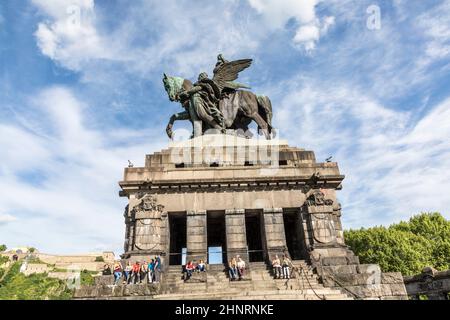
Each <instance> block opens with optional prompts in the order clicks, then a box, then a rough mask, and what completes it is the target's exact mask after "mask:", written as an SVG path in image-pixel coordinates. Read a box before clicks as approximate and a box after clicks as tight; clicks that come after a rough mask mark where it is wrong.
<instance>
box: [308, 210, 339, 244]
mask: <svg viewBox="0 0 450 320" xmlns="http://www.w3.org/2000/svg"><path fill="white" fill-rule="evenodd" d="M311 224H312V228H313V235H314V239H315V240H316V241H317V242H319V243H323V244H326V243H332V242H335V241H336V228H335V226H334V221H333V220H332V219H331V214H330V213H312V214H311Z"/></svg>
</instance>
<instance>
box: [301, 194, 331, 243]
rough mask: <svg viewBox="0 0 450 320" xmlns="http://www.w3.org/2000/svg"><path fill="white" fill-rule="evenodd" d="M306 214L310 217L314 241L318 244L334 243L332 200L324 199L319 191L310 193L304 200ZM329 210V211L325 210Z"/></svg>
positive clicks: (323, 195)
mask: <svg viewBox="0 0 450 320" xmlns="http://www.w3.org/2000/svg"><path fill="white" fill-rule="evenodd" d="M306 205H307V207H308V212H309V213H310V215H311V225H312V229H313V237H314V240H315V241H316V242H317V243H319V244H329V243H334V242H336V234H337V232H336V227H335V223H334V221H333V214H334V212H333V208H330V206H332V205H333V200H331V199H325V194H324V193H323V192H322V191H320V190H314V191H312V193H311V195H310V196H309V197H308V198H307V199H306ZM326 208H329V209H326Z"/></svg>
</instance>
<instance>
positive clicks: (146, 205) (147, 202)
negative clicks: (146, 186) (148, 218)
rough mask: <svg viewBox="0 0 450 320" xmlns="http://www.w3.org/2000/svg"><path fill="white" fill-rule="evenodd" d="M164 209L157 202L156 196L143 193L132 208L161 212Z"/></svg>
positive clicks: (138, 210)
mask: <svg viewBox="0 0 450 320" xmlns="http://www.w3.org/2000/svg"><path fill="white" fill-rule="evenodd" d="M163 209H164V206H163V205H160V204H158V201H157V199H156V196H154V195H145V196H144V197H143V198H142V200H141V202H139V204H137V205H136V206H134V208H133V210H134V211H135V212H142V211H156V212H159V213H161V212H162V211H163Z"/></svg>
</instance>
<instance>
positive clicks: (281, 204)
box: [120, 135, 406, 298]
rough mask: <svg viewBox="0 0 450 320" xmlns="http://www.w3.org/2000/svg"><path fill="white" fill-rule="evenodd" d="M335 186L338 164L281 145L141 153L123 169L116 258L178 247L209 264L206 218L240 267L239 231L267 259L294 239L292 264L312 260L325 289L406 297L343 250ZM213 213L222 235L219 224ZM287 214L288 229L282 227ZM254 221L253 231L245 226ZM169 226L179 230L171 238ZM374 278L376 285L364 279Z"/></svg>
mask: <svg viewBox="0 0 450 320" xmlns="http://www.w3.org/2000/svg"><path fill="white" fill-rule="evenodd" d="M343 180H344V176H343V175H341V174H340V172H339V167H338V165H337V163H332V162H327V163H318V162H316V159H315V155H314V152H312V151H306V150H303V149H299V148H295V147H290V146H289V145H288V144H287V142H286V141H277V140H272V141H266V140H259V141H255V140H248V139H244V138H239V137H234V136H229V135H209V136H202V137H198V138H194V139H192V140H189V141H183V142H175V143H172V144H171V145H170V146H169V148H168V149H165V150H161V151H160V152H156V153H154V154H150V155H147V156H146V161H145V166H144V167H142V168H136V167H135V168H126V169H125V173H124V178H123V181H121V182H120V186H121V188H122V191H121V192H120V195H121V196H124V197H127V198H128V199H129V204H128V207H127V209H126V212H125V223H126V236H125V245H124V248H125V253H124V255H123V257H124V258H127V259H130V260H137V259H139V260H142V259H148V258H149V257H150V256H151V255H156V254H161V256H163V257H164V256H166V257H167V256H169V255H173V254H175V255H178V256H181V248H187V254H186V260H197V261H199V260H205V261H207V254H208V241H207V240H208V232H211V230H208V219H207V217H208V216H209V213H211V214H212V215H213V216H214V217H215V218H212V219H213V220H211V221H215V222H211V223H213V225H214V230H215V231H214V232H223V233H224V236H223V237H222V235H221V234H220V235H217V234H214V235H213V236H214V237H212V238H213V239H214V243H215V244H214V246H221V247H222V248H227V249H226V250H227V255H226V258H227V259H229V258H231V257H232V256H236V255H240V256H241V257H242V258H243V259H244V260H246V261H247V262H248V259H249V254H248V246H249V243H250V242H249V238H248V236H247V234H246V231H247V230H252V238H251V240H253V241H252V242H251V245H252V246H253V247H254V248H260V247H262V249H263V251H264V253H263V255H264V260H266V262H268V261H270V260H271V259H272V258H273V256H274V255H279V256H281V255H282V254H289V252H291V253H292V252H294V249H293V248H292V247H293V243H295V252H296V253H297V255H298V253H301V254H302V255H304V256H303V257H300V258H299V257H297V258H296V259H303V260H306V261H307V262H308V263H310V264H312V266H313V267H314V268H315V270H316V272H317V274H318V275H319V276H320V277H321V279H322V281H323V283H324V284H326V285H328V286H342V287H343V288H351V289H349V290H354V291H355V292H356V293H355V294H358V293H359V294H361V295H362V296H363V297H364V298H382V297H396V298H398V297H403V296H406V291H405V290H404V286H403V287H400V286H401V285H400V283H399V280H398V277H397V276H391V277H385V278H383V274H382V273H381V272H380V271H379V267H378V266H376V265H361V264H360V263H359V261H358V257H357V256H355V255H354V253H353V252H352V251H351V250H350V249H349V248H348V247H347V246H346V245H345V242H344V237H343V230H342V224H341V206H340V204H339V202H338V201H337V197H336V191H337V190H340V189H341V184H342V181H343ZM221 214H223V215H224V225H223V229H221V228H220V225H218V223H217V221H218V219H219V218H217V217H218V215H219V216H220V215H221ZM250 214H251V216H250ZM288 214H291V216H288ZM292 214H294V216H292ZM255 215H256V216H255ZM246 217H248V219H246ZM255 217H257V218H255ZM285 218H286V219H288V221H291V222H292V221H293V222H292V223H295V226H289V225H288V226H285V223H284V220H285ZM184 219H185V220H184ZM214 219H215V220H214ZM220 219H221V218H220ZM171 221H172V222H171ZM174 221H177V222H174ZM248 221H250V222H248ZM253 221H257V223H258V224H260V226H257V225H255V226H251V225H248V224H249V223H256V222H253ZM171 223H172V225H171ZM246 223H247V226H246ZM174 224H176V226H177V228H173V230H178V231H177V232H179V233H180V234H179V235H177V234H175V235H174V234H170V237H169V233H170V232H169V230H172V229H171V227H173V226H174ZM180 228H182V229H183V230H182V231H183V232H180ZM249 228H254V229H249ZM287 228H288V229H287ZM211 229H213V228H212V227H211ZM286 230H288V231H286ZM293 232H294V233H295V237H293V236H292V233H293ZM287 233H289V234H291V236H290V237H289V239H286V234H287ZM210 235H211V234H210ZM221 239H223V240H221ZM259 239H260V240H261V242H260V244H261V246H259V243H258V242H259ZM287 240H288V241H287ZM171 241H173V242H174V243H175V245H171ZM221 241H222V242H226V243H218V242H221ZM255 243H256V244H255ZM172 244H173V243H172ZM289 246H291V248H290V247H289ZM171 248H172V249H171ZM173 248H175V249H173ZM171 250H176V251H178V252H170V251H171ZM258 250H259V249H257V250H256V251H258ZM254 259H255V262H256V260H257V259H260V257H255V258H254ZM174 261H175V260H174ZM176 261H181V260H180V259H179V260H176ZM163 263H165V264H168V261H167V260H166V261H163ZM219 267H223V266H219ZM377 268H378V269H377ZM373 274H375V275H376V279H378V280H376V281H378V282H377V283H371V282H370V281H372V280H373ZM378 275H379V276H378ZM380 279H381V280H380ZM383 279H384V280H383ZM386 279H388V280H389V279H391V280H392V279H394V280H393V282H392V281H391V283H388V280H386ZM383 281H384V282H383ZM374 285H382V286H381V287H379V289H374V287H373V286H374ZM389 290H391V291H390V292H391V293H390V295H388V291H389ZM402 290H403V291H402ZM403 293H404V294H403Z"/></svg>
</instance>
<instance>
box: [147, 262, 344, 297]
mask: <svg viewBox="0 0 450 320" xmlns="http://www.w3.org/2000/svg"><path fill="white" fill-rule="evenodd" d="M293 264H294V266H295V267H298V268H300V267H302V268H303V270H304V272H301V273H295V275H293V278H291V279H289V280H288V279H274V277H273V275H272V271H271V267H269V266H267V265H266V263H264V262H253V263H250V264H249V265H248V269H247V274H246V275H245V276H244V279H243V280H241V281H230V280H229V278H228V273H227V271H226V267H225V266H224V265H210V266H209V269H208V271H207V272H206V273H203V274H194V276H193V277H192V278H191V280H189V281H187V282H185V281H184V280H183V278H182V273H181V268H180V267H179V266H170V267H169V268H168V270H166V273H165V279H164V285H163V286H162V288H161V293H160V294H158V295H156V296H153V299H161V300H184V299H198V300H241V299H242V300H323V299H325V300H351V299H352V298H351V297H350V296H348V295H347V294H345V293H343V292H341V291H340V290H337V289H331V288H325V287H324V286H323V285H322V284H320V283H319V282H318V281H317V276H316V275H315V274H314V273H313V272H312V271H311V270H309V268H308V265H307V264H306V262H305V261H302V260H299V261H293ZM294 277H295V278H294Z"/></svg>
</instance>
